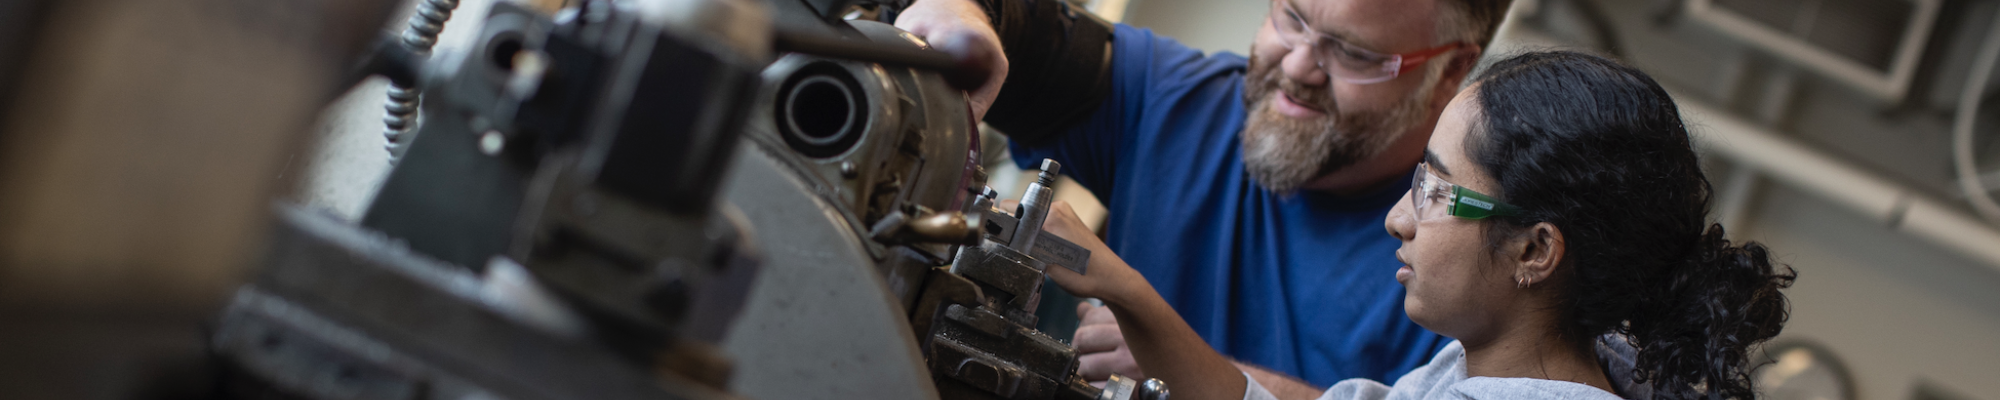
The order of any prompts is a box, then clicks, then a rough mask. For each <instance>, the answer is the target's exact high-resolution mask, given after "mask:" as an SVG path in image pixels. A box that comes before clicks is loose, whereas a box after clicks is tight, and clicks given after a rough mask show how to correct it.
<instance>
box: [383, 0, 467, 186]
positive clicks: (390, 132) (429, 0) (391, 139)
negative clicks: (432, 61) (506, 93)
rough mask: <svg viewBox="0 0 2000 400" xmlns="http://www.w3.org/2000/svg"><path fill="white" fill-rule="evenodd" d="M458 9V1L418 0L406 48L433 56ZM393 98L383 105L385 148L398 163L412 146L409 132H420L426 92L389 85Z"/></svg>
mask: <svg viewBox="0 0 2000 400" xmlns="http://www.w3.org/2000/svg"><path fill="white" fill-rule="evenodd" d="M456 8H458V0H417V10H416V13H414V14H411V15H410V21H409V27H408V28H406V29H404V30H403V36H402V39H403V46H405V47H408V48H410V50H412V51H414V52H416V53H417V54H430V51H431V47H433V46H436V45H437V40H438V33H439V32H443V31H444V23H445V21H448V20H451V11H452V10H453V9H456ZM388 97H389V99H388V101H387V102H386V103H385V104H383V106H382V108H383V111H385V112H386V115H385V116H383V117H382V123H383V124H384V125H386V129H384V130H383V131H382V136H383V137H384V138H385V139H388V143H387V144H385V145H384V146H383V149H385V150H388V151H389V162H391V163H394V162H396V159H397V158H398V157H400V156H402V153H403V149H404V148H405V147H407V146H408V145H409V142H410V139H411V136H413V135H410V134H409V133H410V132H411V131H413V130H415V129H416V125H417V124H416V122H417V104H418V103H419V102H420V101H421V99H422V97H423V93H422V92H420V91H419V90H418V89H417V88H413V87H403V86H401V85H397V84H394V83H391V84H389V95H388Z"/></svg>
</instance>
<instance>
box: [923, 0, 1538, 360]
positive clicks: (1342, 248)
mask: <svg viewBox="0 0 2000 400" xmlns="http://www.w3.org/2000/svg"><path fill="white" fill-rule="evenodd" d="M1508 3H1509V0H1273V2H1272V3H1271V4H1270V14H1269V17H1268V18H1266V19H1265V21H1264V25H1263V27H1262V28H1260V29H1259V31H1258V33H1257V38H1256V40H1255V41H1254V42H1252V45H1251V51H1250V53H1251V54H1250V57H1249V58H1248V59H1247V60H1246V59H1245V58H1243V57H1241V56H1237V55H1235V54H1228V53H1219V54H1215V55H1210V56H1204V55H1203V54H1202V53H1201V52H1200V51H1199V50H1195V49H1191V48H1187V47H1186V46H1183V45H1181V44H1179V43H1177V42H1175V41H1173V40H1172V39H1168V38H1165V37H1160V36H1155V35H1154V34H1153V33H1152V31H1150V30H1146V29H1139V28H1133V27H1130V26H1126V25H1122V24H1120V25H1113V24H1108V23H1105V22H1103V21H1102V20H1099V19H1097V18H1096V17H1094V16H1091V15H1089V14H1088V13H1087V12H1084V11H1082V10H1076V9H1072V8H1070V7H1069V5H1067V4H1066V3H1064V2H1062V1H1059V0H917V1H916V2H915V3H914V4H912V5H911V6H910V7H909V8H908V9H906V10H904V12H903V13H902V14H901V15H900V16H898V17H897V21H896V25H897V26H898V27H901V28H903V29H906V30H909V31H911V32H913V33H916V34H919V35H922V36H925V37H926V38H928V39H929V40H930V41H931V45H932V46H934V47H936V48H938V49H940V50H944V51H946V52H950V53H953V54H955V55H957V56H958V57H959V58H960V59H961V60H962V61H963V62H966V63H969V64H972V65H983V66H985V67H987V68H990V69H991V72H992V75H991V77H992V79H991V80H990V81H989V82H988V83H987V84H986V85H985V86H982V87H980V88H978V89H976V90H973V91H972V92H970V93H969V94H970V95H971V97H972V103H973V108H974V113H975V114H976V115H980V116H982V118H984V120H985V121H986V122H988V123H989V124H991V125H993V126H995V127H997V128H999V129H1000V130H1001V131H1004V132H1007V133H1008V134H1009V135H1010V136H1011V137H1012V138H1013V139H1014V145H1013V148H1012V150H1013V153H1014V157H1015V160H1016V161H1017V162H1020V163H1022V165H1023V166H1024V168H1026V167H1032V166H1033V163H1034V162H1036V161H1039V160H1041V159H1042V158H1053V159H1056V160H1057V161H1060V162H1062V163H1063V165H1064V168H1063V172H1065V173H1068V174H1070V175H1071V176H1072V177H1074V178H1076V180H1077V181H1078V182H1080V183H1082V184H1083V185H1084V186H1086V187H1089V188H1090V189H1091V191H1093V192H1095V193H1096V194H1097V195H1098V196H1099V197H1100V198H1102V199H1104V200H1105V205H1106V206H1107V207H1108V208H1109V209H1110V213H1111V215H1110V220H1109V221H1108V223H1107V226H1106V229H1107V232H1106V233H1107V236H1108V237H1107V240H1106V244H1107V245H1108V246H1109V247H1110V249H1111V250H1112V251H1114V252H1116V253H1117V254H1119V255H1120V256H1121V257H1123V258H1124V259H1125V260H1126V261H1127V262H1128V263H1129V264H1131V265H1132V266H1133V267H1134V268H1135V269H1138V270H1139V271H1140V272H1141V273H1142V274H1143V275H1144V276H1145V277H1146V279H1147V280H1149V281H1151V282H1152V283H1153V286H1154V287H1156V288H1158V289H1159V290H1160V292H1161V293H1160V294H1161V295H1162V296H1163V297H1165V298H1166V299H1167V300H1168V302H1169V303H1171V304H1172V305H1173V306H1174V309H1175V310H1176V311H1178V312H1180V314H1181V316H1182V317H1183V318H1185V319H1186V320H1187V322H1188V323H1189V324H1190V325H1191V326H1193V327H1194V329H1195V330H1196V331H1197V332H1199V333H1200V334H1201V336H1202V338H1203V339H1205V340H1207V341H1208V342H1209V344H1210V345H1212V346H1214V347H1215V349H1216V350H1219V351H1221V352H1222V353H1223V354H1225V355H1228V356H1230V357H1234V358H1235V359H1237V360H1239V365H1240V366H1242V367H1243V369H1244V371H1245V372H1246V373H1249V374H1250V375H1251V376H1252V377H1253V378H1256V379H1257V380H1258V382H1259V383H1261V384H1263V385H1264V386H1265V387H1267V388H1270V389H1271V390H1272V391H1273V392H1274V393H1276V394H1278V395H1279V396H1281V397H1286V398H1291V397H1296V396H1298V395H1302V396H1303V397H1305V398H1311V397H1315V396H1317V395H1318V394H1319V390H1316V389H1314V388H1315V387H1326V386H1328V385H1331V384H1332V383H1334V382H1337V381H1339V380H1341V379H1347V378H1370V379H1375V380H1378V381H1383V382H1389V381H1392V379H1394V378H1395V377H1399V376H1402V375H1403V374H1404V373H1405V372H1408V371H1409V370H1410V369H1412V368H1414V367H1416V366H1419V365H1422V364H1423V363H1424V362H1426V361H1427V360H1428V359H1429V358H1430V356H1431V354H1433V353H1434V352H1435V351H1436V350H1437V349H1438V348H1440V347H1442V346H1443V345H1444V344H1445V343H1446V342H1447V341H1448V339H1446V338H1443V337H1441V336H1438V335H1436V334H1434V333H1431V332H1429V331H1426V330H1424V329H1423V328H1421V327H1418V326H1417V325H1415V324H1413V323H1411V322H1410V320H1409V318H1406V317H1404V315H1403V304H1402V300H1403V289H1402V287H1401V286H1400V285H1397V284H1396V281H1395V278H1394V275H1395V271H1396V269H1397V267H1399V266H1400V264H1399V263H1398V262H1397V261H1396V260H1395V256H1394V252H1395V249H1396V247H1397V246H1398V244H1399V243H1398V242H1397V240H1396V239H1395V238H1393V237H1389V236H1388V235H1384V234H1382V232H1381V223H1382V219H1383V216H1384V215H1385V214H1386V213H1387V212H1388V211H1389V209H1390V207H1391V206H1393V205H1394V204H1395V203H1396V201H1397V200H1398V199H1400V198H1401V197H1402V195H1403V193H1404V192H1406V191H1407V190H1408V189H1409V182H1410V173H1411V171H1412V170H1413V169H1414V167H1415V166H1416V164H1417V162H1418V161H1419V160H1420V159H1421V158H1422V156H1423V149H1424V145H1425V142H1426V141H1427V140H1428V139H1429V136H1430V131H1431V128H1432V126H1433V125H1435V124H1436V122H1437V119H1438V115H1439V114H1440V113H1441V112H1442V110H1443V108H1444V105H1445V103H1446V102H1447V101H1448V100H1450V99H1451V97H1452V95H1453V94H1454V93H1455V92H1456V91H1457V90H1458V86H1459V83H1460V82H1461V81H1462V80H1463V79H1464V78H1465V77H1466V75H1467V73H1469V72H1471V70H1472V68H1473V66H1474V65H1475V63H1476V61H1477V59H1478V57H1479V55H1480V53H1481V51H1482V50H1483V49H1484V48H1485V47H1486V46H1487V44H1488V42H1489V41H1490V40H1491V39H1492V36H1493V33H1494V31H1495V30H1496V29H1497V27H1498V25H1499V23H1500V20H1501V19H1502V18H1503V17H1504V15H1505V13H1506V8H1507V5H1508ZM1085 307H1087V306H1081V305H1080V306H1079V308H1085ZM1080 311H1081V312H1080V314H1081V315H1084V324H1083V326H1082V327H1081V328H1079V329H1078V330H1077V332H1076V339H1075V344H1076V347H1077V350H1078V351H1079V352H1081V353H1084V355H1083V357H1082V360H1081V367H1080V368H1081V370H1082V372H1083V373H1084V374H1085V375H1086V376H1091V377H1093V378H1094V379H1103V377H1105V376H1107V375H1109V374H1110V373H1113V372H1117V373H1120V374H1123V375H1127V376H1136V377H1142V376H1144V373H1143V371H1139V370H1138V368H1137V366H1136V364H1135V363H1133V361H1132V359H1131V354H1130V353H1129V352H1127V351H1126V350H1125V347H1124V339H1123V338H1122V336H1121V335H1119V333H1118V326H1117V324H1115V323H1114V322H1113V319H1112V317H1111V312H1110V311H1109V310H1108V309H1104V308H1095V309H1083V310H1080ZM1289 376H1297V377H1303V378H1304V379H1303V381H1300V380H1298V379H1296V378H1289ZM1168 384H1169V385H1171V384H1172V383H1171V382H1169V383H1168Z"/></svg>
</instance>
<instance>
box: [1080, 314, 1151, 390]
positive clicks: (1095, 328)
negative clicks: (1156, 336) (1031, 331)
mask: <svg viewBox="0 0 2000 400" xmlns="http://www.w3.org/2000/svg"><path fill="white" fill-rule="evenodd" d="M1076 315H1077V316H1078V317H1081V318H1083V323H1082V324H1079V325H1077V327H1076V337H1075V340H1074V343H1076V353H1077V359H1076V361H1077V370H1076V372H1077V374H1079V375H1083V379H1085V380H1089V381H1090V384H1091V385H1094V386H1097V387H1100V388H1101V387H1104V381H1106V380H1109V379H1111V374H1119V375H1124V376H1125V377H1127V378H1132V379H1138V380H1145V379H1146V372H1145V371H1140V370H1139V362H1138V361H1137V360H1133V359H1132V349H1131V348H1129V347H1126V346H1125V334H1124V333H1122V332H1119V331H1118V319H1117V318H1116V317H1114V316H1113V315H1112V314H1111V307H1104V306H1092V305H1090V302H1079V303H1076Z"/></svg>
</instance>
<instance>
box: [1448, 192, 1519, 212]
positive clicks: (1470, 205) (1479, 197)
mask: <svg viewBox="0 0 2000 400" xmlns="http://www.w3.org/2000/svg"><path fill="white" fill-rule="evenodd" d="M1451 194H1452V197H1453V198H1454V200H1452V202H1451V215H1453V216H1457V217H1459V218H1466V219H1481V218H1486V217H1492V216H1503V215H1504V216H1514V215H1521V208H1520V207H1515V206H1514V205H1513V204H1507V203H1502V202H1500V200H1495V199H1493V197H1491V196H1487V195H1485V194H1482V193H1479V192H1475V191H1472V189H1466V188H1465V187H1464V186H1458V185H1452V186H1451Z"/></svg>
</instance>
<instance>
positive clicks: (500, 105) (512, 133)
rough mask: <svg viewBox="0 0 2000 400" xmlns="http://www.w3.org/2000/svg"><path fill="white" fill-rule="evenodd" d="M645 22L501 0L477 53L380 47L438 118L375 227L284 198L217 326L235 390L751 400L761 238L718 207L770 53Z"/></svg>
mask: <svg viewBox="0 0 2000 400" xmlns="http://www.w3.org/2000/svg"><path fill="white" fill-rule="evenodd" d="M716 4H720V5H724V6H726V5H728V4H730V3H729V2H727V1H719V2H714V3H712V4H704V5H716ZM724 9H725V10H727V9H726V8H724ZM750 9H751V10H761V9H758V8H750ZM670 11H672V12H696V13H698V12H702V11H703V10H670ZM707 11H708V12H711V13H715V14H717V15H712V16H709V17H711V18H712V19H729V18H743V19H744V20H742V21H723V22H725V23H726V22H737V23H758V22H760V21H762V20H760V19H757V18H756V16H755V15H751V14H745V13H730V12H718V11H716V9H715V8H710V9H707ZM737 11H741V9H738V10H737ZM746 16H747V18H744V17H746ZM647 17H648V16H647V15H645V14H644V11H641V10H634V9H629V8H626V7H625V6H622V5H616V4H613V3H611V2H603V1H593V2H587V3H586V4H585V5H584V6H583V7H582V8H581V9H580V10H576V11H574V12H571V13H568V14H565V15H563V16H561V17H560V18H558V19H551V18H548V17H546V16H543V15H539V14H537V13H535V12H533V11H531V10H528V9H526V8H523V7H521V6H517V5H513V4H508V3H504V2H503V3H499V4H496V5H495V6H494V8H493V11H492V12H491V14H489V15H487V16H486V20H485V24H484V29H483V31H482V32H481V33H480V35H479V36H478V38H479V39H478V42H477V43H478V44H477V45H476V46H473V48H471V49H470V50H469V51H466V52H464V53H455V54H448V55H443V56H440V57H438V58H436V59H434V60H430V62H431V63H430V64H428V65H425V66H424V67H423V68H416V67H413V66H409V65H402V66H400V67H399V66H396V65H395V64H396V62H395V60H411V61H413V60H415V59H416V58H415V57H406V56H398V55H395V54H389V55H386V56H383V55H378V57H377V58H378V59H379V60H390V61H378V62H375V63H373V64H371V65H373V66H375V67H377V68H386V69H387V70H385V71H383V72H385V73H386V74H388V75H391V76H402V75H403V74H400V73H398V71H403V72H407V71H409V70H421V71H423V73H422V74H420V75H417V78H418V79H416V81H417V83H418V84H419V87H421V88H423V91H424V92H425V93H426V99H425V101H424V102H423V103H422V107H423V114H424V116H425V118H426V123H425V124H423V125H422V126H421V127H420V132H421V134H419V135H417V136H416V137H414V138H413V141H412V142H410V143H409V146H410V147H409V151H408V153H406V154H404V157H403V158H402V159H401V161H400V162H399V163H398V165H397V167H396V169H395V170H393V171H392V172H391V173H390V176H389V178H388V180H387V181H386V182H385V183H384V185H383V188H382V190H381V192H380V193H379V194H378V195H377V197H376V200H375V202H374V203H373V204H372V205H371V206H370V207H369V210H368V212H367V214H366V215H365V216H364V218H363V220H362V221H361V224H360V226H354V225H349V224H346V223H342V222H338V221H331V220H328V219H327V218H324V217H316V216H314V215H311V214H307V213H301V212H295V211H286V210H281V211H280V217H281V218H280V219H279V224H278V227H277V229H276V231H275V232H274V235H273V240H272V242H271V243H270V245H269V246H270V247H269V248H268V251H267V255H266V258H265V260H264V263H263V267H262V270H261V271H260V277H259V278H257V280H256V281H255V283H253V284H252V285H250V286H247V287H245V288H244V289H241V290H240V291H239V293H238V296H237V298H236V300H235V302H234V303H233V304H231V306H230V307H229V308H228V309H227V310H225V311H224V313H223V317H222V323H221V326H220V327H219V329H218V330H217V332H216V335H215V336H214V338H213V339H212V342H213V346H214V347H215V348H216V350H217V354H218V356H219V357H221V358H222V359H223V360H225V361H226V362H225V364H226V365H228V366H230V368H229V369H230V370H232V371H235V372H234V373H232V374H231V375H230V376H231V377H233V379H231V380H230V381H231V385H230V387H231V388H230V391H231V393H233V394H235V395H237V396H239V397H249V398H263V397H279V398H313V399H336V398H405V399H431V398H437V399H459V398H505V399H559V398H593V399H681V398H688V399H692V398H732V396H730V395H728V394H727V391H726V387H727V385H728V380H729V376H730V371H731V366H730V363H729V362H728V360H727V357H724V356H722V355H721V353H720V350H719V349H718V348H717V347H716V342H717V341H719V340H720V339H721V338H722V337H723V335H724V334H725V331H726V330H727V328H728V326H729V325H730V324H731V323H732V322H733V321H734V319H735V318H736V315H737V313H738V310H740V309H741V308H742V306H743V304H744V301H745V299H746V297H747V294H746V293H747V292H748V286H749V285H750V283H751V282H752V281H753V278H754V277H755V273H756V271H757V269H758V264H759V261H758V259H759V251H758V249H757V246H756V243H755V241H754V239H753V238H752V237H751V236H750V233H749V232H748V230H747V223H746V222H745V220H744V219H743V217H742V215H741V214H740V213H738V212H736V211H735V210H734V209H732V208H730V207H728V206H727V205H723V204H718V203H717V202H716V201H714V197H716V193H717V187H718V184H719V182H720V177H721V176H722V175H723V173H722V172H723V169H724V168H726V167H727V166H728V165H729V164H730V162H731V158H730V155H732V154H734V153H735V151H734V149H735V145H736V143H737V142H738V141H739V140H740V133H741V132H742V126H741V124H742V121H743V120H744V119H745V118H744V116H745V115H746V114H747V112H748V109H749V108H750V105H751V103H750V101H751V99H753V97H754V94H755V92H754V90H755V89H756V88H757V87H758V83H759V80H758V75H757V72H758V70H759V68H761V67H762V66H763V63H764V62H765V60H766V59H767V57H768V55H767V53H768V48H765V47H756V46H749V47H738V46H734V45H735V44H740V43H746V41H743V40H735V39H739V38H733V37H728V35H729V34H730V33H729V32H714V31H704V30H701V29H697V28H687V27H675V26H669V25H665V24H662V23H658V22H655V21H654V20H649V19H648V18H647ZM739 26H740V25H739ZM753 28H754V26H753ZM753 31H754V29H753ZM750 42H754V41H750Z"/></svg>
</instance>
